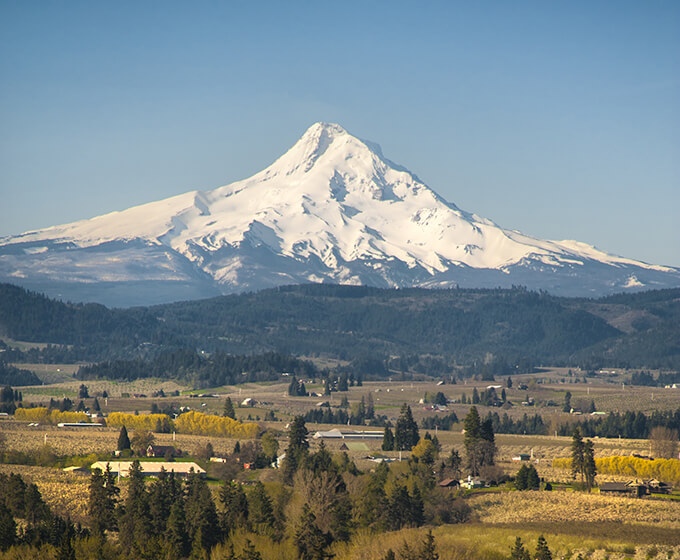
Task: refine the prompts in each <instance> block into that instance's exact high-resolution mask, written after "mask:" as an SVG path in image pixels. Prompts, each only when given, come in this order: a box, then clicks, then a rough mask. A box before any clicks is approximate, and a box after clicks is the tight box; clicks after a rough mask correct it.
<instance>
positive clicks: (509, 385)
mask: <svg viewBox="0 0 680 560" xmlns="http://www.w3.org/2000/svg"><path fill="white" fill-rule="evenodd" d="M505 386H506V387H507V388H508V389H512V377H510V376H508V379H507V380H506V382H505ZM520 542H521V541H520Z"/></svg>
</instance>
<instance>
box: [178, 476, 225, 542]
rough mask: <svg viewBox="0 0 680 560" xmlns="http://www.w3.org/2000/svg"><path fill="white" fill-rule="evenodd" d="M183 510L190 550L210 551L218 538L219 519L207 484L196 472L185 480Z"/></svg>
mask: <svg viewBox="0 0 680 560" xmlns="http://www.w3.org/2000/svg"><path fill="white" fill-rule="evenodd" d="M184 510H185V515H186V523H187V532H188V534H189V539H190V540H191V542H192V550H203V551H206V552H208V551H210V549H211V548H212V547H213V546H215V545H216V544H217V543H218V542H219V540H220V530H219V520H218V517H217V510H216V509H215V502H214V501H213V499H212V494H211V493H210V489H209V488H208V484H207V483H206V481H205V479H203V478H201V477H200V476H198V474H196V473H191V474H190V475H189V478H188V480H187V490H186V500H185V505H184Z"/></svg>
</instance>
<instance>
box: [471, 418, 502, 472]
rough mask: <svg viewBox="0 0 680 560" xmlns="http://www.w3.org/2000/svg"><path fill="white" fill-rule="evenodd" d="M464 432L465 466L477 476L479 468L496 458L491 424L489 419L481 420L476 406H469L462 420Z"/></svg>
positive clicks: (491, 463) (492, 462)
mask: <svg viewBox="0 0 680 560" xmlns="http://www.w3.org/2000/svg"><path fill="white" fill-rule="evenodd" d="M463 427H464V430H465V434H464V435H463V445H464V446H465V454H466V457H467V467H468V470H469V471H470V474H472V475H473V476H477V475H479V473H480V469H481V468H482V467H485V466H491V465H493V464H494V463H495V459H496V451H497V449H496V443H495V437H494V432H493V424H492V422H491V420H490V419H488V418H487V419H486V420H484V421H482V420H481V419H480V417H479V412H478V411H477V407H476V406H473V407H472V408H470V412H469V413H468V415H467V416H466V417H465V420H464V421H463Z"/></svg>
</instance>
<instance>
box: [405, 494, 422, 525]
mask: <svg viewBox="0 0 680 560" xmlns="http://www.w3.org/2000/svg"><path fill="white" fill-rule="evenodd" d="M409 509H410V510H411V511H410V515H409V520H410V523H409V524H410V525H413V526H414V527H420V526H421V525H422V524H423V523H424V522H425V504H424V502H423V497H422V494H421V493H420V489H419V488H418V487H417V486H415V487H414V488H413V492H412V493H411V496H410V500H409Z"/></svg>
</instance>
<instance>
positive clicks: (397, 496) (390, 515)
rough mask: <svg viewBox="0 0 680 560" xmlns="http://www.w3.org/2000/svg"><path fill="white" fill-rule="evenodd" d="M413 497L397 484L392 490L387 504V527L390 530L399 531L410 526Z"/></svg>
mask: <svg viewBox="0 0 680 560" xmlns="http://www.w3.org/2000/svg"><path fill="white" fill-rule="evenodd" d="M411 513H412V509H411V496H410V495H409V493H408V490H407V489H406V488H405V487H404V486H402V485H400V484H397V485H396V486H395V487H394V489H393V490H392V494H391V495H390V497H389V500H388V503H387V512H386V514H387V526H388V528H389V529H390V530H395V531H396V530H398V529H401V528H402V527H404V526H405V525H408V524H409V522H410V519H411Z"/></svg>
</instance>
